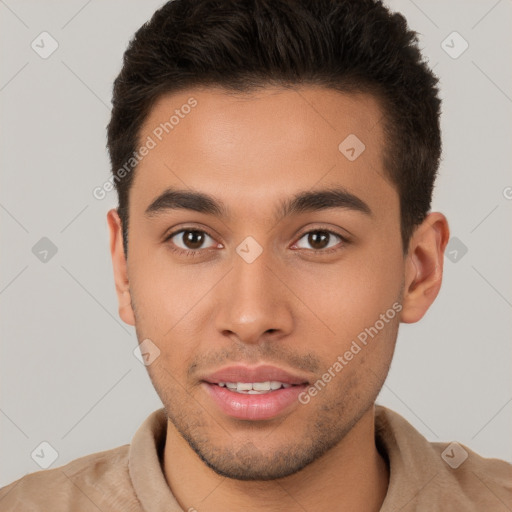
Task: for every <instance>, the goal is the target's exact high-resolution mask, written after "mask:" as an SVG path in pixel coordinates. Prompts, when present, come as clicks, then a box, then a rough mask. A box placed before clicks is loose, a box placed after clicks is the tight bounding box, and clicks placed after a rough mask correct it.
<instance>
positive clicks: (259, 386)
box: [218, 380, 292, 395]
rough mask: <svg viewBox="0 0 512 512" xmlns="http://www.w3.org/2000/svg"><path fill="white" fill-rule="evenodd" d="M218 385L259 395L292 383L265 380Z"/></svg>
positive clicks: (286, 386)
mask: <svg viewBox="0 0 512 512" xmlns="http://www.w3.org/2000/svg"><path fill="white" fill-rule="evenodd" d="M218 385H219V386H220V387H226V388H228V389H229V390H230V391H236V392H237V393H245V394H249V395H260V394H263V393H268V392H269V391H276V390H277V389H280V388H289V387H291V386H292V385H291V384H286V383H284V382H279V381H276V380H272V381H270V380H267V381H265V382H219V383H218Z"/></svg>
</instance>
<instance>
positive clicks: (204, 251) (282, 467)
mask: <svg viewBox="0 0 512 512" xmlns="http://www.w3.org/2000/svg"><path fill="white" fill-rule="evenodd" d="M191 97H193V98H194V99H195V100H197V106H195V108H194V109H193V110H192V111H191V112H190V113H189V114H188V115H186V116H184V117H183V118H182V119H180V121H179V124H177V125H176V126H175V127H174V128H173V130H172V131H170V132H169V134H166V135H165V136H164V137H163V138H162V141H159V142H158V144H157V145H156V147H155V148H153V149H151V151H150V152H149V153H148V154H147V156H145V157H144V159H143V160H142V161H141V162H140V163H139V165H138V167H137V169H136V171H135V173H136V174H135V176H134V182H133V184H132V188H131V191H130V213H129V244H128V246H129V249H128V259H127V260H126V259H125V257H124V253H123V249H122V235H121V226H120V220H119V217H118V215H117V212H116V210H111V211H109V212H108V223H109V228H110V233H111V253H112V261H113V266H114V275H115V282H116V290H117V295H118V299H119V314H120V316H121V318H122V319H123V320H124V321H125V322H126V323H128V324H130V325H134V326H135V328H136V332H137V336H138V339H139V342H141V341H142V340H144V339H146V338H149V339H151V341H152V342H153V343H154V344H155V345H156V346H157V347H158V348H159V350H160V356H159V357H158V358H157V359H156V360H155V361H154V362H153V363H151V364H150V365H149V366H148V367H147V368H148V372H149V375H150V378H151V380H152V383H153V385H154V386H155V389H156V391H157V392H158V394H159V396H160V398H161V400H162V403H163V405H164V407H165V409H166V412H167V415H168V418H169V421H168V429H167V441H166V445H165V450H164V470H165V475H166V479H167V481H168V483H169V486H170V487H171V490H172V491H173V493H174V495H175V496H176V498H177V499H178V501H179V503H180V505H181V506H182V508H183V509H184V510H188V509H189V508H190V507H194V508H196V509H197V510H201V511H221V510H240V509H243V510H247V511H259V510H265V511H269V510H270V511H272V510H276V511H278V510H279V511H286V510H299V509H301V507H303V508H304V509H305V510H308V511H316V510H318V511H320V510H341V508H340V504H342V503H343V504H344V506H346V510H351V511H359V510H361V511H363V510H364V511H373V510H375V511H377V510H379V508H380V506H381V504H382V501H383V500H384V497H385V494H386V490H387V485H388V479H389V474H388V468H387V465H386V463H385V460H384V458H383V457H382V456H381V455H380V454H379V452H378V450H377V448H376V446H375V441H374V402H375V399H376V397H377V395H378V393H379V391H380V389H381V387H382V385H383V383H384V380H385V378H386V376H387V373H388V370H389V366H390V362H391V359H392V356H393V352H394V348H395V341H396V337H397V333H398V326H399V323H400V322H416V321H418V320H419V319H420V318H421V317H422V316H423V315H424V314H425V312H426V311H427V309H428V307H429V306H430V304H431V303H432V302H433V300H434V299H435V297H436V295H437V293H438V291H439V288H440V285H441V278H442V266H443V252H444V248H445V246H446V243H447V240H448V237H449V232H448V225H447V221H446V219H445V217H444V216H443V215H442V214H440V213H431V214H429V216H428V217H427V219H426V220H425V221H424V222H423V223H422V224H421V225H420V226H419V227H418V228H417V229H416V231H415V233H414V235H413V237H412V239H411V241H410V244H409V249H408V253H407V255H406V256H404V254H403V250H402V245H401V237H400V215H399V197H398V193H397V191H396V188H395V186H394V185H393V184H392V183H391V182H390V181H389V179H388V178H387V176H386V173H385V171H384V169H383V167H382V151H383V148H384V145H385V140H384V136H383V132H382V126H381V123H380V120H381V118H382V111H381V109H380V106H379V104H378V102H377V101H376V100H375V99H374V98H373V97H371V96H368V95H363V94H359V95H353V94H351V95H348V94H342V93H339V92H336V91H332V90H328V89H325V88H320V87H312V86H310V87H302V88H297V89H294V90H286V89H280V88H270V87H268V88H265V89H263V90H260V91H258V92H257V93H251V94H245V95H233V94H228V93H226V91H223V90H221V89H199V88H196V89H190V90H186V91H182V92H180V93H175V94H172V95H167V96H164V97H162V98H160V100H159V101H158V102H157V103H156V104H155V105H154V107H153V109H152V111H151V112H150V115H149V117H148V119H147V120H146V123H145V125H144V127H143V128H142V130H141V134H140V135H141V137H140V140H141V141H143V140H146V137H147V136H151V134H152V133H153V130H154V129H155V127H157V126H158V125H159V124H160V123H162V122H165V121H166V120H168V119H169V117H170V115H172V113H173V112H174V110H175V109H177V108H178V109H179V108H180V106H181V105H183V104H184V103H186V102H187V100H189V98H191ZM349 134H355V135H356V136H357V137H358V138H359V139H360V140H361V141H362V142H363V143H364V144H365V146H366V148H365V150H364V152H363V153H361V155H360V156H359V157H358V158H357V159H356V160H354V161H349V160H348V159H347V158H346V157H345V156H344V155H343V154H342V153H341V152H340V151H339V149H338V145H339V144H340V142H342V141H343V140H344V139H345V138H346V137H347V136H348V135H349ZM332 186H340V187H343V188H344V189H346V190H347V191H349V192H350V193H352V194H354V195H355V196H357V197H358V198H360V199H361V200H362V201H364V202H365V203H366V204H367V205H368V206H369V208H370V209H371V212H372V213H371V215H367V214H365V213H362V212H360V211H355V210H353V209H349V208H332V209H324V210H320V211H314V212H302V213H299V214H294V215H292V216H289V217H285V218H282V219H279V220H278V219H276V218H275V216H274V213H275V210H276V208H277V207H278V206H279V203H280V201H282V200H284V199H287V198H290V197H291V196H293V195H294V194H296V193H298V192H299V191H307V190H317V189H324V188H327V187H332ZM168 187H176V188H180V189H189V190H195V191H201V192H204V193H207V194H209V195H211V196H213V197H215V198H216V199H217V200H219V201H222V202H223V203H224V204H225V207H226V209H227V210H228V213H229V215H228V216H227V217H225V218H221V217H219V216H214V215H207V214H204V213H199V212H195V211H191V210H169V211H166V212H163V213H160V214H158V215H154V216H152V217H148V216H147V215H145V214H144V212H145V210H146V208H147V207H148V206H149V205H150V204H151V203H152V202H153V201H154V199H155V198H156V197H158V196H159V195H160V194H161V193H162V192H163V191H164V190H165V189H166V188H168ZM185 228H188V229H196V230H203V231H205V232H206V233H207V235H208V236H205V238H204V242H203V244H202V245H201V244H200V243H199V244H196V245H191V244H189V245H188V247H187V245H186V239H184V238H183V236H182V234H177V235H175V236H174V237H173V238H172V239H169V240H167V241H166V240H165V239H166V236H168V235H169V234H171V233H173V232H178V231H179V230H180V229H185ZM326 229H327V230H332V231H334V232H335V233H336V234H339V235H341V236H342V237H346V238H347V241H346V242H343V241H342V240H341V239H340V238H338V237H337V236H336V234H334V235H330V238H329V239H328V241H327V242H326V244H325V245H328V247H327V249H325V248H323V246H322V245H321V244H318V243H317V245H315V239H312V238H311V236H310V237H309V238H308V235H307V234H305V233H307V232H309V231H315V230H316V232H318V231H322V230H324V231H325V230H326ZM248 236H251V237H253V238H254V239H255V240H256V241H257V242H258V244H259V245H260V246H261V248H262V249H263V251H262V253H261V254H260V256H259V257H258V258H256V260H254V261H253V262H252V263H250V264H249V263H247V262H246V261H245V260H244V259H242V258H241V257H240V255H239V254H238V253H237V252H236V248H237V246H239V244H240V243H241V242H242V241H243V240H244V239H245V238H246V237H248ZM171 247H175V248H176V249H177V250H179V249H180V248H181V249H183V250H186V249H187V248H188V249H189V250H191V249H196V248H197V247H199V249H196V256H194V257H190V256H185V255H183V254H179V253H176V252H173V251H172V250H171ZM331 248H336V250H335V251H334V252H330V253H325V251H326V250H329V249H331ZM322 251H324V252H322ZM397 303H398V304H399V305H401V307H402V309H401V311H400V313H399V314H398V315H396V316H395V317H394V318H393V319H392V320H390V321H389V322H387V323H386V324H385V326H384V328H383V329H381V330H380V331H379V333H378V335H377V336H375V337H374V338H373V339H371V341H369V342H368V344H367V346H365V347H364V348H363V349H362V350H361V352H359V353H358V354H357V355H355V356H354V358H353V359H352V360H351V361H350V362H349V363H348V364H347V365H346V366H345V367H344V368H343V370H342V371H341V372H339V374H337V375H336V377H335V378H333V379H332V380H331V382H329V383H328V384H327V385H326V386H325V387H324V388H323V389H322V390H321V391H320V392H318V394H317V395H316V396H314V397H312V398H311V400H310V401H309V403H307V404H301V403H299V402H296V403H294V404H292V406H291V407H289V408H287V409H286V410H285V411H283V413H282V414H280V415H279V416H277V417H275V418H272V419H270V420H263V421H261V420H260V421H248V420H237V419H233V418H231V417H229V416H227V415H226V414H224V413H223V412H222V411H221V410H220V409H219V408H218V407H217V405H216V404H215V403H214V402H213V401H212V400H211V399H210V397H209V396H208V394H207V393H206V392H205V390H204V387H203V385H202V383H201V377H202V376H204V375H205V374H207V373H211V372H213V371H215V370H217V369H219V368H221V367H224V366H226V365H228V364H230V363H236V362H243V363H246V364H251V365H255V364H260V363H261V364H263V363H265V364H273V365H276V366H279V367H281V368H284V369H286V370H288V371H290V372H291V373H294V374H299V375H301V376H303V377H304V378H306V379H307V380H308V381H309V382H310V383H314V382H315V381H317V380H318V379H320V378H321V377H322V374H324V373H325V372H326V371H327V369H328V368H329V367H332V365H333V364H334V363H335V361H336V360H337V357H338V356H339V355H343V354H344V353H345V352H346V351H347V350H349V348H350V346H351V343H352V341H353V340H354V339H356V338H357V336H358V334H359V333H361V332H362V331H364V329H365V328H368V327H370V326H373V325H375V323H376V321H377V320H379V318H380V315H381V314H383V313H385V312H386V311H387V310H388V309H389V308H391V307H392V305H393V304H397ZM343 510H345V509H343Z"/></svg>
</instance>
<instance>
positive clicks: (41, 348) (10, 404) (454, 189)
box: [0, 0, 512, 486]
mask: <svg viewBox="0 0 512 512" xmlns="http://www.w3.org/2000/svg"><path fill="white" fill-rule="evenodd" d="M161 3H162V2H160V1H138V2H136V1H134V0H131V1H127V0H123V1H121V0H102V1H101V2H100V1H99V0H89V1H84V0H73V1H67V2H57V1H48V0H47V1H35V0H34V1H22V0H18V1H16V0H5V1H1V0H0V15H1V18H0V34H1V36H0V37H1V50H0V51H1V63H2V66H1V71H0V101H1V109H2V110H1V130H2V131H1V137H0V158H1V168H2V187H1V189H0V226H1V237H2V238H1V244H0V251H1V253H0V259H1V265H0V307H1V315H2V323H1V342H2V343H1V357H0V364H1V374H0V375H1V383H0V384H1V393H2V395H1V407H0V429H1V441H0V449H1V455H0V459H1V460H2V465H1V470H0V486H1V485H5V484H7V483H9V482H11V481H12V480H14V479H16V478H19V477H21V476H23V475H24V474H25V473H28V472H33V471H36V470H39V469H40V467H39V466H38V465H37V464H36V462H35V461H34V460H33V459H32V457H31V453H32V452H33V450H34V449H35V448H37V447H38V446H39V445H40V443H41V442H42V441H47V442H49V443H50V444H51V445H52V446H53V447H54V449H55V450H56V451H57V452H58V458H57V459H56V461H55V462H54V463H53V465H52V467H56V466H59V465H61V464H65V463H66V462H68V461H70V460H72V459H74V458H77V457H79V456H82V455H85V454H89V453H92V452H96V451H101V450H106V449H109V448H113V447H116V446H119V445H122V444H126V443H129V442H130V440H131V437H132V435H133V434H134V432H135V430H136V429H137V427H138V426H139V425H140V423H141V422H142V421H143V420H144V418H145V417H146V416H147V415H148V414H149V413H150V412H151V411H153V410H155V409H156V408H159V407H160V402H159V399H158V397H157V395H156V393H155V391H154V390H153V387H152V385H151V383H150V381H149V378H148V376H147V373H146V369H145V367H144V366H143V365H142V364H141V363H140V362H139V361H138V360H137V359H136V358H135V357H134V355H133V350H134V348H135V347H136V345H137V341H136V337H135V332H134V329H133V328H132V327H129V326H127V325H125V324H123V323H122V322H121V320H120V319H119V318H118V315H117V303H116V296H115V292H114V284H113V276H112V267H111V261H110V254H109V249H108V233H107V225H106V220H105V215H106V212H107V210H108V209H109V208H110V207H112V206H115V205H116V197H115V193H114V192H111V193H110V194H109V195H108V197H107V198H106V199H104V200H101V201H100V200H96V199H94V197H93V195H92V190H93V188H94V187H96V186H99V185H101V184H102V183H104V181H105V180H106V179H107V178H108V177H109V164H108V158H107V153H106V150H105V141H106V139H105V126H106V124H107V123H108V120H109V110H110V97H111V87H112V82H113V80H114V78H115V76H116V75H117V73H118V72H119V70H120V65H121V58H122V53H123V51H124V49H125V47H126V45H127V43H128V40H129V39H130V38H131V36H132V35H133V33H134V31H135V30H136V29H137V28H138V27H139V26H140V25H141V24H142V23H143V22H144V21H146V20H147V19H148V18H149V17H150V15H151V14H152V12H153V11H154V10H155V9H156V8H157V7H158V6H160V5H161ZM389 4H390V5H391V7H392V8H393V9H395V10H399V11H400V12H402V13H403V14H404V15H405V16H406V18H407V19H408V22H409V25H410V26H411V28H413V29H414V30H416V31H418V32H419V33H420V34H421V47H422V48H423V49H424V53H425V55H426V56H427V57H428V59H429V61H430V64H431V66H433V67H434V70H435V72H436V73H437V74H438V75H439V76H440V78H441V87H442V97H443V99H444V107H443V119H442V129H443V138H444V158H443V163H442V166H441V176H440V179H439V181H438V184H437V189H436V193H435V198H434V204H433V210H439V211H442V212H444V213H445V214H446V215H447V217H448V219H449V222H450V226H451V230H452V236H454V237H457V238H458V240H459V242H457V241H453V240H452V241H451V244H450V249H449V250H450V251H452V256H451V257H452V259H453V258H454V257H455V256H457V258H456V259H455V261H451V260H449V259H446V262H445V263H446V267H445V268H446V270H445V277H444V284H443V287H442V290H441V293H440V295H439V297H438V299H437V301H436V302H435V304H434V305H433V307H432V308H431V310H430V311H429V312H428V313H427V315H426V317H425V318H424V319H423V320H422V321H421V322H420V323H419V324H415V325H403V326H402V328H401V331H400V335H399V342H398V346H397V351H396V356H395V359H394V362H393V365H392V368H391V372H390V375H389V378H388V380H387V382H386V384H385V386H384V388H383V391H382V393H381V395H380V397H379V403H381V404H383V405H386V406H388V407H391V408H393V409H394V410H396V411H397V412H399V413H400V414H402V415H403V416H404V417H405V418H407V419H408V420H409V421H410V422H411V423H412V424H413V425H414V426H415V427H416V428H417V429H418V430H419V431H420V432H422V433H423V434H424V435H425V436H426V437H427V438H428V439H429V440H432V441H451V440H457V441H459V442H460V443H463V444H465V445H467V446H469V447H470V448H471V449H473V450H476V451H477V452H480V453H481V454H483V455H485V456H489V457H499V458H504V459H507V460H509V461H512V436H510V431H511V428H510V427H511V425H512V404H511V401H512V375H511V373H512V372H511V371H510V367H511V365H510V363H511V356H512V346H511V343H510V331H511V326H512V316H511V314H510V313H511V307H512V290H511V286H510V285H511V265H510V262H511V261H512V239H511V237H510V213H511V208H512V200H511V199H510V198H511V197H512V188H510V187H512V176H511V174H510V172H509V169H510V164H511V154H510V151H511V150H510V148H511V140H512V139H511V136H512V116H511V113H512V99H511V97H512V87H511V83H512V67H511V61H510V50H511V42H512V41H511V39H512V36H511V32H510V30H509V27H510V26H511V19H512V2H511V0H500V1H496V0H479V1H476V0H473V1H467V0H459V1H454V0H450V1H449V2H447V1H440V0H439V1H420V0H415V1H414V2H413V1H410V0H400V1H398V0H396V1H391V2H389ZM43 31H47V32H49V33H50V34H51V35H52V37H53V38H54V39H55V40H56V41H57V42H58V45H59V47H58V49H57V50H56V51H55V52H54V53H53V54H52V55H51V56H50V57H48V58H47V59H43V58H41V57H40V56H39V55H38V54H37V53H36V52H35V51H34V50H33V49H32V48H31V43H32V41H33V40H36V43H37V42H38V41H40V38H38V36H39V34H40V33H41V32H43ZM453 31H457V32H458V33H459V34H460V35H461V36H462V37H463V38H464V40H466V41H467V42H468V44H469V47H468V49H467V50H466V51H465V52H464V53H462V54H461V55H460V56H458V58H453V54H454V52H455V53H458V52H460V50H461V49H462V48H463V47H462V44H463V43H462V41H461V40H460V39H457V36H450V37H448V36H449V35H450V34H451V33H452V32H453ZM447 37H448V39H446V38H447ZM444 40H446V42H445V43H444V46H445V48H446V46H447V45H448V48H447V49H448V50H449V51H450V52H451V53H452V56H450V55H448V53H446V52H445V50H444V49H443V47H442V46H441V45H442V42H443V41H444ZM39 45H40V46H41V45H42V43H39ZM449 47H451V48H449ZM45 48H46V49H48V48H49V43H48V41H47V42H46V43H45ZM507 187H509V188H507ZM43 237H47V238H48V239H50V240H51V242H52V243H53V244H54V245H55V246H56V248H57V253H56V254H55V255H53V256H51V253H49V254H48V256H47V261H46V262H42V261H40V259H39V258H38V257H36V255H35V254H34V253H33V252H32V248H33V247H34V246H35V245H36V244H37V243H38V242H39V240H40V239H41V238H43ZM41 243H45V242H41ZM457 244H458V245H457ZM462 244H463V245H462ZM36 247H37V246H36ZM464 247H466V248H467V253H466V254H463V251H462V249H463V248H464ZM453 251H457V252H456V253H455V252H453ZM36 252H37V251H36Z"/></svg>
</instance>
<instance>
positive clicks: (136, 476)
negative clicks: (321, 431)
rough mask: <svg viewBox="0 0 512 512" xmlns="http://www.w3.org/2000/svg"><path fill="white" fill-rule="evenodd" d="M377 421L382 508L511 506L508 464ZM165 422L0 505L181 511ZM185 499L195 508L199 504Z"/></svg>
mask: <svg viewBox="0 0 512 512" xmlns="http://www.w3.org/2000/svg"><path fill="white" fill-rule="evenodd" d="M375 425H376V441H377V444H378V446H379V450H380V451H381V453H385V454H386V456H387V458H388V460H389V466H390V482H389V488H388V492H387V495H386V498H385V500H384V503H383V505H382V508H381V512H398V511H400V512H411V511H420V512H426V511H434V510H435V511H438V510H443V511H445V510H446V511H464V512H471V511H485V512H491V511H492V512H501V511H503V512H507V511H509V512H510V511H512V465H511V464H509V463H507V462H504V461H501V460H498V459H486V458H483V457H481V456H479V455H478V454H476V453H475V452H473V451H471V450H470V449H469V448H467V447H465V446H462V445H458V444H457V443H454V444H450V443H431V442H429V441H427V440H426V439H425V438H424V437H423V436H422V435H421V434H420V433H419V432H418V431H417V430H416V429H414V427H413V426H412V425H410V424H409V423H408V422H407V421H406V420H405V419H404V418H402V417H401V416H400V415H399V414H397V413H395V412H393V411H391V410H390V409H387V408H385V407H382V406H376V417H375ZM166 427H167V423H166V416H165V412H164V409H163V408H162V409H159V410H157V411H154V412H153V413H152V414H151V415H150V416H149V417H148V418H147V419H146V420H145V421H144V423H143V424H142V425H141V426H140V427H139V429H138V430H137V432H136V433H135V435H134V437H133V440H132V443H131V444H129V445H124V446H120V447H118V448H114V449H112V450H107V451H103V452H99V453H93V454H91V455H87V456H85V457H81V458H79V459H76V460H74V461H72V462H70V463H68V464H66V465H64V466H61V467H57V468H53V469H48V470H45V471H38V472H35V473H30V474H28V475H26V476H24V477H23V478H20V479H19V480H16V481H15V482H13V483H11V484H10V485H8V486H6V487H3V488H2V489H0V511H1V512H8V511H9V512H10V511H13V512H14V511H20V512H24V511H27V512H64V511H66V512H68V511H73V512H113V511H116V512H120V511H122V512H183V509H182V508H181V507H180V506H179V504H178V502H177V501H176V499H175V498H174V496H173V494H172V492H171V490H170V488H169V486H168V485H167V482H166V480H165V476H164V473H163V469H162V463H161V461H162V453H163V447H164V445H165V435H166ZM466 454H467V458H466ZM177 464H179V462H177ZM190 506H191V507H194V508H196V509H197V510H198V512H199V511H200V508H201V507H200V503H197V504H191V505H190ZM187 510H188V509H187ZM190 510H193V508H191V509H190ZM185 512H186V510H185Z"/></svg>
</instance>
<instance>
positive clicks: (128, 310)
mask: <svg viewBox="0 0 512 512" xmlns="http://www.w3.org/2000/svg"><path fill="white" fill-rule="evenodd" d="M107 222H108V228H109V231H110V254H111V256H112V266H113V268H114V281H115V284H116V293H117V302H118V304H119V316H120V317H121V320H123V322H125V323H127V324H129V325H135V315H134V313H133V309H132V303H131V296H130V283H129V281H128V270H127V264H126V257H125V254H124V249H123V229H122V223H121V219H120V217H119V214H118V213H117V209H115V208H113V209H112V210H109V212H108V213H107Z"/></svg>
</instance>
